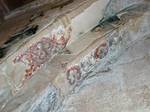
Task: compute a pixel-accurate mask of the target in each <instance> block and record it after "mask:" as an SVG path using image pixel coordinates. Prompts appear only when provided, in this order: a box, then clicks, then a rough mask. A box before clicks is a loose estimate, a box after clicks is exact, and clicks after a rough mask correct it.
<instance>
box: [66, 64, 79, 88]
mask: <svg viewBox="0 0 150 112" xmlns="http://www.w3.org/2000/svg"><path fill="white" fill-rule="evenodd" d="M80 79H81V71H80V67H79V66H78V65H75V66H72V67H70V68H69V69H68V70H67V80H68V81H69V84H70V85H74V84H75V82H76V81H78V80H80Z"/></svg>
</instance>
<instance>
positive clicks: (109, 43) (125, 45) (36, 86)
mask: <svg viewBox="0 0 150 112" xmlns="http://www.w3.org/2000/svg"><path fill="white" fill-rule="evenodd" d="M83 1H84V0H83ZM89 1H90V0H87V4H88V3H89ZM74 2H75V1H73V2H72V3H71V4H72V5H73V3H74ZM78 2H79V1H78ZM78 2H75V3H78ZM80 2H81V1H80ZM85 3H86V2H85V1H84V2H83V4H84V5H83V6H82V5H81V6H80V7H79V9H80V8H81V11H79V12H80V13H79V12H78V11H77V12H78V13H79V14H78V15H82V14H85V16H86V13H87V12H88V11H89V12H90V11H91V10H92V11H93V13H94V12H96V11H97V10H98V9H96V7H97V5H98V4H99V5H101V4H103V10H102V13H101V14H99V15H100V18H97V17H96V16H95V17H92V19H91V17H89V18H87V21H85V20H84V21H85V23H84V24H82V25H84V26H82V25H81V26H80V27H81V29H78V30H76V29H74V28H75V26H74V23H73V22H72V21H73V19H75V18H76V17H81V16H78V15H76V16H75V17H73V16H72V15H73V14H74V13H75V12H73V11H72V12H73V14H72V13H71V12H67V13H68V15H67V16H70V21H71V22H70V24H67V25H66V24H64V25H62V24H60V23H59V22H58V24H57V27H56V26H55V28H54V27H52V29H51V30H48V34H47V35H48V36H43V37H41V36H40V39H39V40H37V41H36V42H32V43H30V44H29V45H28V46H26V47H25V49H24V50H23V51H22V50H21V51H19V52H17V53H16V54H15V55H12V57H10V58H9V59H8V60H7V61H6V62H3V63H2V64H1V65H0V68H1V69H0V71H1V73H2V74H3V75H1V76H4V77H5V79H6V80H7V79H9V80H7V83H9V84H8V85H9V86H10V85H11V86H12V85H13V86H12V87H11V86H10V87H9V91H10V92H9V94H6V95H5V92H3V93H0V97H3V99H2V100H0V105H1V106H0V112H110V111H111V112H149V111H150V108H149V104H150V94H149V90H150V89H149V87H150V83H149V80H150V77H149V70H150V69H149V68H150V50H149V48H150V31H149V29H150V14H149V12H150V7H149V6H150V2H149V1H146V0H140V1H139V0H96V1H95V0H93V1H92V3H90V4H89V5H87V6H86V7H85ZM104 4H105V5H104ZM71 7H73V6H71ZM82 8H86V9H88V10H86V9H85V10H84V11H83V10H82ZM76 10H77V9H76ZM86 11H87V12H86ZM70 13H71V14H70ZM69 14H70V15H69ZM95 15H96V13H95ZM63 17H64V16H62V20H63V19H64V18H63ZM71 17H72V18H71ZM60 18H61V17H60ZM60 18H59V19H60ZM95 18H96V19H95ZM59 19H58V21H59ZM80 19H84V18H82V17H81V18H79V19H78V20H80ZM94 19H95V20H94ZM81 21H82V20H81ZM65 22H66V21H65ZM65 22H64V23H65ZM89 22H93V25H92V27H91V28H90V29H89V28H87V27H88V24H89ZM76 25H77V26H78V25H80V22H79V23H78V22H76ZM82 28H83V29H84V28H87V31H86V32H84V33H81V32H82ZM79 30H81V31H79ZM77 31H79V32H77ZM76 33H79V35H78V36H79V37H76V36H77V35H76ZM91 37H92V39H93V40H92V39H91ZM84 38H85V40H84ZM90 39H91V40H90ZM89 40H90V41H89ZM80 41H81V43H82V44H83V45H79V44H78V43H80ZM91 41H92V42H91ZM86 45H87V46H86ZM72 46H73V47H72ZM74 49H76V50H74ZM66 50H67V51H68V52H69V53H66V52H65V51H66ZM68 60H69V61H68ZM53 61H54V63H53ZM55 62H57V63H55ZM62 63H65V65H64V66H63V67H62ZM8 64H10V65H9V66H8ZM57 64H58V65H57ZM13 67H16V68H17V70H15V71H16V72H17V73H16V72H15V73H16V74H17V75H16V77H17V78H16V79H15V78H14V79H13V78H12V79H13V80H10V79H11V77H13V76H12V74H11V73H10V72H9V70H8V69H10V71H11V70H12V69H13ZM13 70H14V69H13ZM13 70H12V71H13ZM18 71H19V72H18ZM56 71H57V72H56ZM58 71H59V72H58ZM15 73H14V74H15ZM14 74H13V75H14ZM22 74H23V75H22ZM53 75H54V78H52V80H51V77H50V76H53ZM18 77H19V78H18ZM42 84H43V85H44V86H41V85H42ZM8 85H7V86H8ZM16 85H19V86H18V87H17V89H18V90H17V92H15V93H13V92H12V91H14V90H13V89H14V86H16ZM40 86H41V88H42V89H41V88H40ZM15 89H16V88H15ZM0 90H2V89H1V88H0ZM30 92H31V93H30ZM29 93H30V94H29ZM26 94H27V96H25V95H26ZM28 94H29V95H28ZM4 96H5V97H4ZM7 97H10V98H8V99H7ZM17 101H18V102H17Z"/></svg>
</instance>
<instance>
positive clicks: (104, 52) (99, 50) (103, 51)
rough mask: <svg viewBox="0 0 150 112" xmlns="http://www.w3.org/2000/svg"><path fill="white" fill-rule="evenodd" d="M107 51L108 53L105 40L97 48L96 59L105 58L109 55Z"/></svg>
mask: <svg viewBox="0 0 150 112" xmlns="http://www.w3.org/2000/svg"><path fill="white" fill-rule="evenodd" d="M107 53H108V45H107V43H106V42H104V43H102V44H101V45H100V46H99V47H97V48H96V49H95V53H94V57H95V59H103V58H104V57H105V56H106V55H107Z"/></svg>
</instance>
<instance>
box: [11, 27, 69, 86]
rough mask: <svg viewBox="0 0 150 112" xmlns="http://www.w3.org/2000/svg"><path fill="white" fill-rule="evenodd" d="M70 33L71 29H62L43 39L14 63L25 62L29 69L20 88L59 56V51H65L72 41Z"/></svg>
mask: <svg viewBox="0 0 150 112" xmlns="http://www.w3.org/2000/svg"><path fill="white" fill-rule="evenodd" d="M66 31H67V32H66ZM57 32H59V33H57ZM70 32H71V28H70V27H69V29H68V30H64V29H63V27H60V28H58V29H57V30H55V32H54V33H53V34H52V35H51V36H50V38H45V37H44V38H42V39H41V40H40V41H39V42H37V43H35V44H33V45H32V46H30V47H29V48H28V49H27V50H26V51H25V52H24V53H23V54H21V55H19V56H17V57H16V58H15V59H14V60H13V62H14V63H17V62H23V63H24V64H25V65H28V68H27V69H26V70H25V75H24V78H23V79H22V84H21V85H20V86H19V87H22V86H23V85H24V83H25V81H26V80H28V79H30V78H31V77H32V76H33V73H34V72H36V71H37V69H38V68H40V67H41V66H42V65H43V64H44V63H46V62H47V61H48V60H49V59H51V58H52V56H54V55H55V54H57V53H58V52H59V50H62V49H64V47H65V46H66V44H67V42H68V40H69V39H70Z"/></svg>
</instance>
